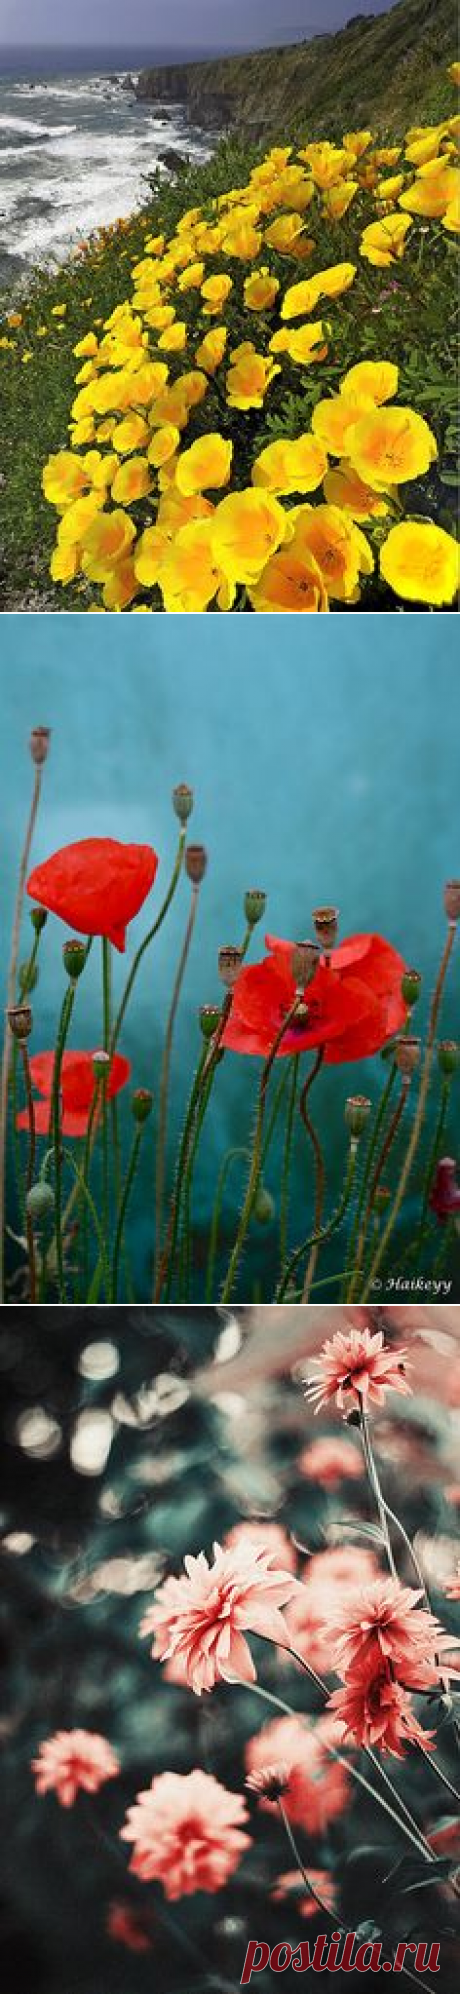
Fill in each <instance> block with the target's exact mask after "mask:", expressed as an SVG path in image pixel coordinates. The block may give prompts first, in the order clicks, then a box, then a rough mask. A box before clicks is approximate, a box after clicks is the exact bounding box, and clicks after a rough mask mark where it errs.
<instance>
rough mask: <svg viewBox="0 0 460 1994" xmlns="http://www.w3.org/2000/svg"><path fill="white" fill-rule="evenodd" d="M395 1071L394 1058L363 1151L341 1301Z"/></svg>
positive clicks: (344, 1297)
mask: <svg viewBox="0 0 460 1994" xmlns="http://www.w3.org/2000/svg"><path fill="white" fill-rule="evenodd" d="M397 1071H398V1068H397V1065H396V1060H395V1059H394V1060H392V1064H391V1066H390V1071H389V1074H388V1076H387V1079H386V1082H385V1086H384V1089H383V1093H382V1094H381V1097H380V1101H379V1105H378V1108H377V1113H376V1116H375V1120H374V1125H373V1128H372V1130H371V1134H370V1137H369V1142H368V1146H367V1150H366V1152H365V1157H364V1167H363V1173H362V1179H361V1190H360V1193H359V1197H358V1202H357V1206H356V1212H355V1217H354V1220H353V1225H352V1228H351V1233H350V1239H349V1244H348V1254H347V1264H346V1268H345V1276H344V1283H343V1289H342V1301H349V1300H350V1293H349V1287H348V1280H349V1277H350V1276H351V1277H352V1275H353V1269H354V1263H355V1247H356V1241H357V1238H358V1232H359V1227H360V1222H361V1217H362V1213H363V1210H364V1201H365V1197H366V1187H367V1184H368V1182H369V1172H370V1170H371V1169H372V1164H373V1161H374V1156H375V1152H376V1148H377V1143H378V1139H379V1135H380V1130H381V1128H382V1126H383V1123H384V1120H385V1116H386V1111H387V1108H388V1106H389V1102H390V1097H391V1094H392V1091H393V1087H394V1083H395V1079H396V1074H397Z"/></svg>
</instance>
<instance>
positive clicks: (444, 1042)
mask: <svg viewBox="0 0 460 1994" xmlns="http://www.w3.org/2000/svg"><path fill="white" fill-rule="evenodd" d="M459 1060H460V1045H456V1043H455V1039H440V1040H439V1045H438V1065H439V1066H440V1069H441V1073H444V1074H446V1075H448V1074H451V1073H456V1071H457V1066H458V1064H459Z"/></svg>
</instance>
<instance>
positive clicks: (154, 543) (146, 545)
mask: <svg viewBox="0 0 460 1994" xmlns="http://www.w3.org/2000/svg"><path fill="white" fill-rule="evenodd" d="M168 547H169V534H167V533H166V532H165V531H164V530H163V528H162V527H161V526H158V525H156V526H146V528H145V532H144V533H141V536H140V539H139V540H138V541H137V544H136V548H135V552H134V567H135V572H136V577H137V580H138V582H140V583H141V585H142V588H154V587H155V583H156V582H158V581H159V577H160V573H161V565H162V561H163V560H164V557H165V554H166V553H167V550H168Z"/></svg>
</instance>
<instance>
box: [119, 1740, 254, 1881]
mask: <svg viewBox="0 0 460 1994" xmlns="http://www.w3.org/2000/svg"><path fill="white" fill-rule="evenodd" d="M246 1821H247V1808H246V1804H245V1801H244V1800H243V1798H242V1795H241V1794H239V1793H228V1792H227V1788H226V1787H225V1786H221V1785H220V1783H219V1780H218V1779H214V1777H213V1775H212V1774H211V1773H207V1772H199V1771H196V1772H189V1773H185V1774H181V1773H176V1772H162V1773H160V1774H159V1775H158V1778H157V1779H153V1780H152V1784H151V1786H149V1787H148V1788H147V1791H146V1792H145V1793H138V1794H137V1797H136V1800H135V1802H134V1806H133V1807H130V1808H129V1809H128V1814H127V1818H126V1823H125V1826H124V1828H122V1829H121V1839H122V1841H124V1842H132V1843H133V1844H134V1846H133V1854H132V1856H131V1861H130V1869H131V1870H133V1871H134V1874H135V1875H136V1876H139V1877H140V1879H141V1882H142V1883H150V1882H155V1881H156V1882H158V1883H162V1885H163V1890H164V1893H165V1897H168V1898H170V1899H171V1900H173V1899H174V1898H176V1897H190V1896H192V1893H193V1892H194V1891H195V1890H207V1891H214V1890H222V1888H223V1886H224V1884H225V1883H227V1882H228V1878H229V1877H230V1876H232V1875H233V1871H234V1870H235V1869H236V1868H237V1866H238V1863H239V1861H240V1858H241V1856H243V1855H244V1853H245V1850H246V1849H248V1848H249V1847H250V1836H249V1835H247V1834H245V1833H244V1832H243V1824H244V1823H245V1822H246Z"/></svg>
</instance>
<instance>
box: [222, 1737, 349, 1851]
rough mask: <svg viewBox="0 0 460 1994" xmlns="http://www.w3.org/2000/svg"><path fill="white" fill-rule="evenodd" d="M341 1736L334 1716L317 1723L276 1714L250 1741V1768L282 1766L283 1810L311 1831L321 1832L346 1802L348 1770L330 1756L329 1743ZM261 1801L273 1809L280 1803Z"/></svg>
mask: <svg viewBox="0 0 460 1994" xmlns="http://www.w3.org/2000/svg"><path fill="white" fill-rule="evenodd" d="M340 1740H341V1732H340V1730H339V1726H338V1725H337V1723H336V1722H335V1720H334V1718H333V1717H332V1715H331V1716H325V1717H318V1718H316V1720H315V1723H314V1724H310V1723H309V1722H308V1720H307V1719H303V1718H301V1717H294V1716H293V1717H275V1718H274V1720H273V1723H270V1724H264V1725H263V1728H262V1730H261V1731H257V1733H256V1736H255V1737H254V1738H250V1739H249V1741H248V1744H247V1746H246V1754H245V1757H246V1766H247V1770H248V1772H249V1773H257V1772H264V1771H265V1768H266V1767H267V1766H268V1765H269V1766H270V1767H273V1768H274V1767H276V1766H277V1765H279V1766H280V1767H281V1768H282V1772H283V1787H284V1791H283V1807H284V1811H285V1814H287V1816H288V1820H289V1821H292V1822H296V1821H297V1822H299V1823H300V1824H301V1826H302V1827H303V1828H304V1829H305V1831H306V1834H307V1835H322V1833H323V1831H324V1829H325V1828H327V1826H328V1822H329V1821H334V1820H335V1819H336V1817H337V1815H339V1814H343V1812H344V1809H345V1807H346V1806H347V1805H348V1798H349V1776H348V1773H347V1771H346V1769H345V1766H342V1765H338V1764H337V1761H336V1760H335V1759H333V1758H332V1757H331V1747H333V1748H335V1750H338V1749H340ZM260 1804H261V1806H262V1807H263V1808H264V1809H270V1811H271V1812H273V1807H274V1805H276V1803H275V1802H274V1801H271V1800H268V1799H266V1798H264V1799H262V1800H261V1803H260Z"/></svg>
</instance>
